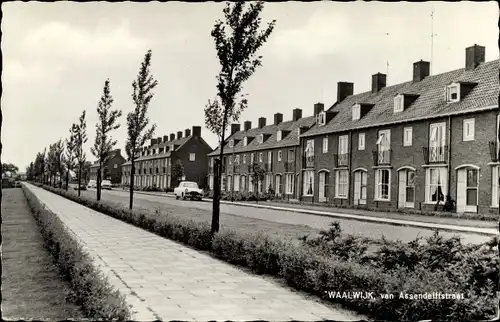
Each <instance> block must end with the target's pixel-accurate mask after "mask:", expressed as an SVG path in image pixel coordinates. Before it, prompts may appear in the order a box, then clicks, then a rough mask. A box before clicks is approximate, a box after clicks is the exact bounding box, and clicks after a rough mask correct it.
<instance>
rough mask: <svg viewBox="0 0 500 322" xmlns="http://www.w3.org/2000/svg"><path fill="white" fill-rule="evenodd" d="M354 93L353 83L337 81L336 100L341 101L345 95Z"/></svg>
mask: <svg viewBox="0 0 500 322" xmlns="http://www.w3.org/2000/svg"><path fill="white" fill-rule="evenodd" d="M352 94H354V83H349V82H338V83H337V102H342V101H343V100H344V99H345V98H346V97H347V96H351V95H352Z"/></svg>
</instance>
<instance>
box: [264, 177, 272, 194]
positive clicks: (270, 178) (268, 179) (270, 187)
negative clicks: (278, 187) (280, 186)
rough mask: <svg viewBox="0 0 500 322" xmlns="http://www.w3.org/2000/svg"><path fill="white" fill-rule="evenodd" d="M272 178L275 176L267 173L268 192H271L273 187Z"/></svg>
mask: <svg viewBox="0 0 500 322" xmlns="http://www.w3.org/2000/svg"><path fill="white" fill-rule="evenodd" d="M272 178H273V177H272V175H270V174H266V186H265V187H264V188H265V191H266V192H269V190H271V189H272V188H273V186H272V182H271V181H272Z"/></svg>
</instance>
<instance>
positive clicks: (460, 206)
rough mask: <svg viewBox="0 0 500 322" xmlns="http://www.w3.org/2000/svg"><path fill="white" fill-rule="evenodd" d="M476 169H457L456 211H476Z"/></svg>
mask: <svg viewBox="0 0 500 322" xmlns="http://www.w3.org/2000/svg"><path fill="white" fill-rule="evenodd" d="M477 193H478V170H476V169H471V168H468V169H460V170H458V171H457V212H458V213H464V212H477Z"/></svg>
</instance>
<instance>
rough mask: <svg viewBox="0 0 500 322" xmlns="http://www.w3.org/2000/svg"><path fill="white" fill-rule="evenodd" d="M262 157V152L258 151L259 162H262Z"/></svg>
mask: <svg viewBox="0 0 500 322" xmlns="http://www.w3.org/2000/svg"><path fill="white" fill-rule="evenodd" d="M263 158H264V156H263V154H262V152H261V153H259V162H262V160H263Z"/></svg>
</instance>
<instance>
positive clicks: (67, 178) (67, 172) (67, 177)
mask: <svg viewBox="0 0 500 322" xmlns="http://www.w3.org/2000/svg"><path fill="white" fill-rule="evenodd" d="M68 185H69V170H68V171H66V191H68Z"/></svg>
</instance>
